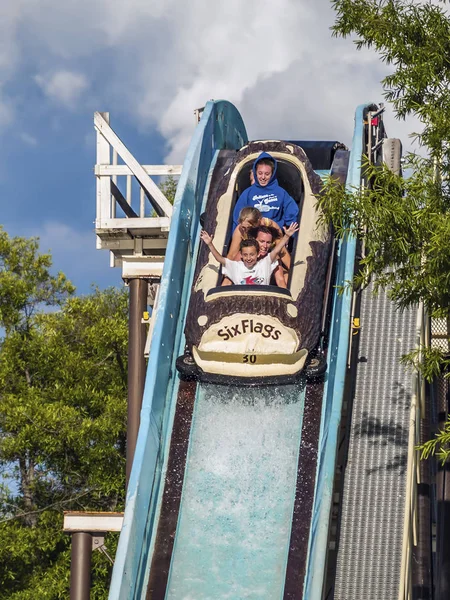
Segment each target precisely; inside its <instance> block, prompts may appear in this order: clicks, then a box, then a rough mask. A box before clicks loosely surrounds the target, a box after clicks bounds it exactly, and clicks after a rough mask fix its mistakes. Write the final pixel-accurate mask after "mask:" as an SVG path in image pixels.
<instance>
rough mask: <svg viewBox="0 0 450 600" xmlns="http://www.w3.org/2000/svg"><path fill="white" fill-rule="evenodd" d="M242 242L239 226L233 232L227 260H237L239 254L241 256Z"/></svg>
mask: <svg viewBox="0 0 450 600" xmlns="http://www.w3.org/2000/svg"><path fill="white" fill-rule="evenodd" d="M241 241H242V233H241V232H240V231H239V226H238V227H236V229H235V230H234V232H233V236H232V238H231V244H230V249H229V250H228V254H227V258H229V259H230V260H235V258H236V256H237V254H239V246H240V244H241Z"/></svg>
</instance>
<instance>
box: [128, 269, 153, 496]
mask: <svg viewBox="0 0 450 600" xmlns="http://www.w3.org/2000/svg"><path fill="white" fill-rule="evenodd" d="M147 286H148V283H147V280H146V279H131V280H130V282H129V288H130V311H129V320H128V423H127V469H126V475H127V485H128V481H129V479H130V473H131V466H132V464H133V458H134V450H135V448H136V440H137V435H138V431H139V423H140V415H141V406H142V395H143V393H144V383H145V356H144V350H145V341H146V326H145V323H143V322H142V317H143V314H144V311H146V310H147Z"/></svg>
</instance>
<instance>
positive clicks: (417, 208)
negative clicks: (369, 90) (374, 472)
mask: <svg viewBox="0 0 450 600" xmlns="http://www.w3.org/2000/svg"><path fill="white" fill-rule="evenodd" d="M445 4H446V2H445V0H443V1H442V2H440V3H436V2H435V3H433V4H432V3H425V2H417V1H414V0H332V5H333V7H334V9H335V11H336V21H335V24H334V26H333V27H332V31H333V34H334V35H335V36H342V37H348V36H352V37H354V42H355V44H356V47H357V48H358V49H361V48H368V49H373V50H374V51H375V52H376V53H377V54H378V55H379V56H380V59H381V60H382V61H383V62H384V63H386V64H387V65H388V66H389V67H390V69H391V72H390V74H389V75H387V76H386V77H385V78H384V79H383V81H382V84H383V89H384V96H385V98H386V100H387V101H389V102H390V103H391V106H392V108H393V110H394V113H395V115H396V116H397V117H398V118H399V119H404V118H406V117H407V116H409V115H414V116H416V117H418V119H419V121H420V123H421V131H420V132H415V133H412V136H413V137H415V138H416V139H417V141H418V142H419V144H420V145H421V147H422V151H421V153H422V154H423V155H424V156H422V157H420V156H418V155H413V154H408V155H407V156H406V159H405V164H404V172H405V173H408V177H405V178H403V177H401V176H398V175H394V174H393V173H390V172H389V171H388V170H387V169H386V168H380V167H375V166H373V165H368V164H366V165H365V168H366V175H367V178H368V179H369V180H370V181H371V182H372V187H371V188H370V187H367V188H365V189H363V190H352V191H350V192H349V191H348V190H347V191H346V190H345V189H344V188H343V187H340V188H339V187H336V186H334V185H333V183H332V182H328V184H327V186H326V190H325V193H324V195H323V196H322V197H321V198H320V199H319V202H320V204H321V206H322V208H323V210H324V213H325V218H326V219H329V220H331V221H332V222H333V223H334V225H335V227H336V230H337V232H338V235H340V236H345V235H348V234H349V232H350V231H352V232H353V233H355V234H356V235H358V236H359V237H360V238H361V239H363V240H364V248H365V254H364V256H363V259H362V260H361V263H360V271H359V273H358V275H357V276H356V279H355V281H354V282H353V283H354V284H356V285H364V284H366V283H367V282H368V280H369V279H372V280H374V281H375V287H376V289H380V288H382V289H386V290H387V293H388V294H389V296H390V297H391V298H392V299H393V300H394V301H395V302H396V303H397V304H398V306H400V307H406V306H412V305H414V304H416V303H417V302H423V304H424V306H425V308H426V310H427V312H428V314H429V315H430V316H431V317H435V318H438V317H444V318H447V317H448V316H449V310H450V248H449V243H448V240H449V233H450V214H449V207H450V193H449V192H450V190H449V175H450V60H449V56H450V18H449V15H448V13H447V11H446V10H445ZM422 352H423V354H424V359H423V362H420V363H419V362H418V360H417V357H418V356H417V353H416V352H411V354H410V355H409V356H408V357H407V359H406V360H409V361H410V362H412V363H414V364H415V365H416V366H417V367H418V368H419V369H421V370H422V372H423V374H424V375H425V376H426V377H427V379H429V380H431V379H432V378H433V377H435V376H436V375H438V374H440V373H441V370H442V369H446V370H448V369H449V368H450V358H449V356H447V355H446V354H444V353H443V352H440V351H438V350H436V349H431V348H424V349H422ZM434 449H436V446H435V448H434ZM438 449H439V444H438ZM441 456H442V457H443V458H445V457H444V455H442V454H441Z"/></svg>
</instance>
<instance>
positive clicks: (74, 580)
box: [70, 531, 92, 600]
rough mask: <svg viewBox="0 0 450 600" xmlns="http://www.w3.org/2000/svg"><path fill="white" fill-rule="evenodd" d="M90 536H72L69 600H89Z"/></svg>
mask: <svg viewBox="0 0 450 600" xmlns="http://www.w3.org/2000/svg"><path fill="white" fill-rule="evenodd" d="M91 560H92V535H91V534H90V533H85V532H81V531H80V532H77V533H73V534H72V554H71V565H70V600H89V597H90V590H91Z"/></svg>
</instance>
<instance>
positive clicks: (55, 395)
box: [0, 231, 128, 600]
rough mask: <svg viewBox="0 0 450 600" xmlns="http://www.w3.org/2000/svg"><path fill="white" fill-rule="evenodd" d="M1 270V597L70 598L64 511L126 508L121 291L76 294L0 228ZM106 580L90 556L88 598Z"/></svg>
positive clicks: (99, 593)
mask: <svg viewBox="0 0 450 600" xmlns="http://www.w3.org/2000/svg"><path fill="white" fill-rule="evenodd" d="M0 265H1V268H0V325H1V326H2V327H3V329H4V336H3V339H2V340H1V342H0V390H1V391H0V465H1V467H2V473H3V485H2V487H1V489H0V507H1V514H0V520H1V522H2V524H1V528H0V599H1V598H8V599H14V600H28V599H30V600H31V599H32V598H33V599H35V598H43V599H47V598H48V599H51V600H53V599H59V598H64V599H66V598H67V597H68V589H69V573H70V538H69V536H67V535H65V534H64V533H63V532H62V520H63V514H62V513H63V511H64V510H94V511H114V510H121V509H123V502H124V487H125V478H124V463H125V422H126V381H127V375H126V369H127V364H126V361H127V335H128V332H127V294H126V292H125V291H119V290H114V289H110V290H106V291H99V290H95V291H94V292H93V293H92V294H90V295H87V296H84V297H74V296H73V291H74V289H73V286H72V285H71V284H70V282H68V281H67V279H66V278H65V277H64V276H63V275H62V274H58V275H56V276H53V275H52V274H51V272H50V268H51V257H50V256H49V255H46V254H39V252H38V243H37V241H36V240H34V239H32V240H27V239H23V238H12V239H11V238H9V237H8V235H7V234H6V233H5V232H3V231H2V232H0ZM110 537H111V539H110V540H109V541H108V548H109V550H110V552H111V554H112V555H114V547H115V544H116V542H117V540H116V537H117V536H114V535H112V536H110ZM109 576H110V565H109V562H108V560H107V559H106V558H105V557H104V556H103V555H102V554H100V553H99V552H96V553H94V556H93V588H92V594H91V597H92V598H95V599H100V598H106V597H107V589H108V581H109Z"/></svg>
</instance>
